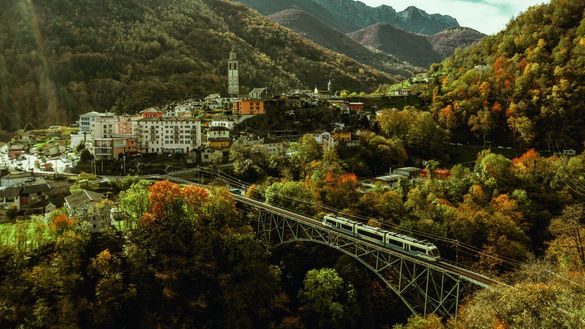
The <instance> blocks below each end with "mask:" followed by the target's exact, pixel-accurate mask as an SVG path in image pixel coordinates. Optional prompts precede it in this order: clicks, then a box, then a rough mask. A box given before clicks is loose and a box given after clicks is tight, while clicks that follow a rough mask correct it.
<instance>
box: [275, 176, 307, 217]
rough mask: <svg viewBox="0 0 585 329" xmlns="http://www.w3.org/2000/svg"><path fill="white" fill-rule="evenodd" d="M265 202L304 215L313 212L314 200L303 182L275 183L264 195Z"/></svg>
mask: <svg viewBox="0 0 585 329" xmlns="http://www.w3.org/2000/svg"><path fill="white" fill-rule="evenodd" d="M264 195H265V198H266V202H267V203H269V204H272V205H275V206H279V207H283V208H286V209H290V210H292V211H295V212H299V213H301V214H304V215H312V214H313V213H314V212H315V204H314V201H315V200H314V198H313V195H312V194H311V192H310V191H309V190H308V189H307V188H306V187H305V185H304V183H303V182H277V183H274V184H272V185H270V186H269V187H268V188H267V189H266V191H265V193H264Z"/></svg>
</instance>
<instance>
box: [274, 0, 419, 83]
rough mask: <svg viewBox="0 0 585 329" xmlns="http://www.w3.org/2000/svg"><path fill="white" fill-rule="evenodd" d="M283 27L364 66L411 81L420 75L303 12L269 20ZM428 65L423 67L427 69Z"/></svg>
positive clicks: (287, 11) (280, 14)
mask: <svg viewBox="0 0 585 329" xmlns="http://www.w3.org/2000/svg"><path fill="white" fill-rule="evenodd" d="M268 18H270V19H271V20H273V21H275V22H277V23H278V24H280V25H283V26H286V27H288V28H290V29H292V30H294V31H296V32H298V33H300V34H302V35H303V36H305V37H307V38H308V39H310V40H312V41H314V42H315V43H317V44H319V45H321V46H323V47H326V48H328V49H331V50H334V51H336V52H339V53H342V54H345V55H347V56H349V57H351V58H353V59H355V60H357V61H359V62H361V63H364V64H368V65H371V66H373V67H375V68H377V69H379V70H383V71H386V72H390V73H392V74H396V75H400V76H402V77H409V76H411V75H412V74H413V72H416V71H420V70H421V68H420V67H415V66H413V65H412V64H408V63H405V62H404V61H405V60H407V59H399V58H397V57H394V56H391V55H389V53H385V52H382V51H379V50H378V51H377V50H376V49H370V48H368V47H367V46H366V45H362V44H360V43H359V42H358V41H354V40H352V39H351V38H350V37H349V36H348V35H345V34H343V33H342V32H339V31H338V30H336V29H334V28H333V27H331V26H329V25H327V24H326V23H324V22H323V21H321V20H319V19H318V18H316V17H314V16H313V15H311V14H309V13H307V12H305V11H303V10H300V9H285V10H282V11H279V12H277V13H276V14H273V15H270V16H268ZM427 64H428V63H425V65H424V66H427Z"/></svg>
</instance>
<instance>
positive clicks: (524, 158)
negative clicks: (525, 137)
mask: <svg viewBox="0 0 585 329" xmlns="http://www.w3.org/2000/svg"><path fill="white" fill-rule="evenodd" d="M539 157H540V154H538V152H536V151H535V150H534V149H530V150H528V151H526V152H525V153H524V154H522V155H521V156H519V157H517V158H514V159H512V163H513V164H526V163H527V162H528V161H533V160H536V159H538V158H539Z"/></svg>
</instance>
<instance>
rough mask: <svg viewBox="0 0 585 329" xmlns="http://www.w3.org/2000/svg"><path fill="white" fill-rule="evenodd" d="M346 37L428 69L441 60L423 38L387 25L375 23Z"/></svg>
mask: <svg viewBox="0 0 585 329" xmlns="http://www.w3.org/2000/svg"><path fill="white" fill-rule="evenodd" d="M347 35H348V36H349V37H350V38H352V39H353V40H355V41H357V42H359V43H361V44H364V45H367V46H370V47H373V48H376V49H380V50H381V51H384V52H386V53H389V54H394V55H395V56H397V57H398V58H400V59H402V60H404V61H407V62H410V63H413V64H415V65H418V66H422V67H428V66H429V65H431V64H433V63H436V62H440V61H441V59H442V58H441V56H440V55H439V54H438V53H436V52H435V51H434V50H433V46H432V45H431V44H430V42H429V41H428V40H427V38H426V37H425V36H423V35H416V34H412V33H408V32H405V31H403V30H400V29H398V28H396V27H394V26H392V25H391V24H388V23H376V24H374V25H371V26H368V27H366V28H364V29H361V30H359V31H355V32H352V33H348V34H347Z"/></svg>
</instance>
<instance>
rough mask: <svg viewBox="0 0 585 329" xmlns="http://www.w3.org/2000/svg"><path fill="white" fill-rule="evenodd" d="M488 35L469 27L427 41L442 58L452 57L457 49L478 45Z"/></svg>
mask: <svg viewBox="0 0 585 329" xmlns="http://www.w3.org/2000/svg"><path fill="white" fill-rule="evenodd" d="M485 36H486V35H485V34H483V33H481V32H478V31H476V30H474V29H471V28H468V27H454V28H451V29H447V30H444V31H441V32H439V33H436V34H433V35H430V36H428V37H427V40H429V42H430V43H431V45H433V49H434V50H435V51H436V52H437V53H438V54H439V55H441V57H447V56H451V55H452V54H453V53H454V52H455V49H457V48H465V47H467V46H470V45H472V44H475V43H477V42H478V41H479V40H480V39H481V38H483V37H485Z"/></svg>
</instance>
